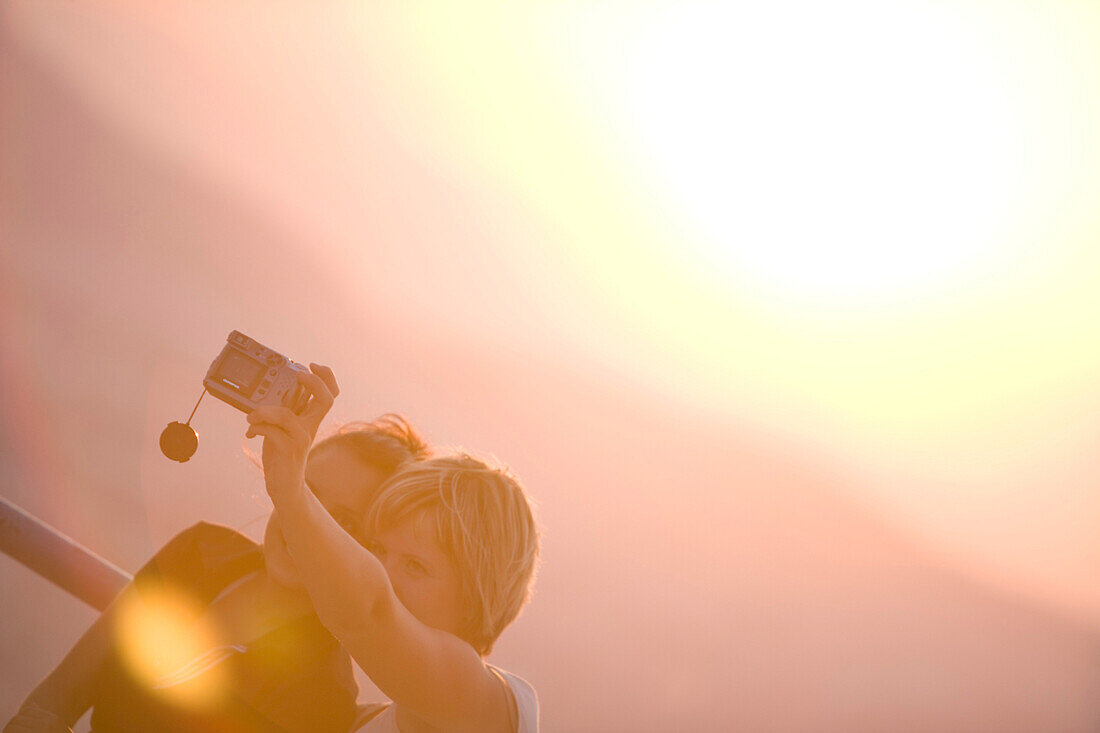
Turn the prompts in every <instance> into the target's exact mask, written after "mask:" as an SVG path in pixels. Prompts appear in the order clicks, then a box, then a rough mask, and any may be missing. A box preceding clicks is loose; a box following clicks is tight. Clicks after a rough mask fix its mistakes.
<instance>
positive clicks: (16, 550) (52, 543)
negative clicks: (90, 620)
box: [0, 496, 133, 611]
mask: <svg viewBox="0 0 1100 733" xmlns="http://www.w3.org/2000/svg"><path fill="white" fill-rule="evenodd" d="M0 552H4V553H5V554H7V555H9V556H10V557H12V558H14V559H16V560H18V561H19V562H21V563H23V564H24V565H26V566H27V567H28V568H30V569H31V570H33V571H34V572H36V573H38V574H39V575H41V576H42V577H43V578H45V579H46V580H48V581H50V582H51V583H54V584H55V585H57V586H59V587H60V588H61V589H62V590H66V591H68V592H69V593H71V594H73V595H74V596H76V597H77V598H79V599H80V600H82V601H84V602H85V603H87V604H88V605H89V606H91V607H92V608H96V609H98V610H100V611H102V610H103V609H105V608H106V607H107V605H108V604H109V603H110V602H111V601H112V600H113V599H114V597H115V596H116V595H118V592H119V591H120V590H122V588H123V586H125V585H126V584H127V583H129V582H130V581H131V580H132V579H133V577H132V576H131V575H130V574H129V573H127V572H126V571H124V570H122V569H121V568H119V567H117V566H116V565H114V564H112V563H110V562H108V561H107V560H104V559H103V558H102V557H100V556H99V555H97V554H95V553H94V552H92V551H91V550H89V549H88V548H87V547H84V546H83V545H81V544H80V543H78V542H76V541H74V540H72V539H70V538H69V537H66V536H65V535H63V534H61V533H60V532H58V531H57V530H56V529H54V528H53V527H51V526H50V525H48V524H46V523H45V522H43V521H42V520H40V519H38V518H36V517H34V516H32V515H30V514H28V513H27V512H25V511H23V510H22V509H20V508H19V507H17V506H16V505H15V504H12V503H11V502H10V501H8V500H7V499H5V498H4V497H2V496H0Z"/></svg>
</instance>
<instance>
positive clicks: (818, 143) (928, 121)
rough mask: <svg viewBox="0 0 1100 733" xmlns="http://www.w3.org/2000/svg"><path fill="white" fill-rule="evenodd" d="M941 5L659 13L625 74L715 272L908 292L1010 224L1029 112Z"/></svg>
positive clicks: (790, 292)
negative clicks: (1022, 113)
mask: <svg viewBox="0 0 1100 733" xmlns="http://www.w3.org/2000/svg"><path fill="white" fill-rule="evenodd" d="M935 7H936V6H935V5H934V4H931V3H920V4H917V3H912V4H906V3H888V4H887V3H864V2H847V3H829V4H821V3H801V4H799V3H795V4H787V3H785V4H782V5H779V4H768V3H755V4H751V5H748V4H745V5H742V4H724V3H697V4H691V5H686V6H677V7H676V8H675V12H665V13H655V14H654V15H653V16H652V17H651V19H650V20H651V21H652V22H650V23H649V24H648V28H647V31H646V32H644V33H642V34H640V36H639V40H638V43H637V44H636V47H635V52H634V56H633V63H632V64H631V65H630V66H629V72H628V74H627V75H626V78H625V79H624V81H625V82H626V83H625V84H624V88H625V89H626V90H627V92H626V98H625V100H624V103H625V105H626V108H627V110H628V116H629V118H630V119H631V120H632V122H631V127H632V130H633V134H634V135H635V136H636V139H637V147H638V149H640V150H643V151H645V156H646V164H647V165H648V166H649V167H650V168H651V170H652V171H653V178H654V180H657V181H660V182H661V184H660V185H662V186H663V187H664V188H665V190H666V193H667V196H668V200H670V201H671V202H672V207H673V208H674V209H675V211H676V212H677V213H678V215H679V216H681V217H682V218H683V219H684V221H685V222H686V224H687V226H688V228H689V229H690V230H691V231H692V232H693V234H694V236H690V237H687V238H685V243H684V244H683V245H682V246H684V247H687V248H691V249H694V250H695V252H694V254H693V253H691V252H688V253H685V254H686V255H687V257H688V258H689V259H690V258H691V257H695V258H696V259H697V260H698V262H699V265H700V268H701V269H702V270H705V271H706V272H708V273H710V274H711V276H713V277H714V278H715V279H717V280H721V281H725V282H727V283H729V284H734V283H736V284H739V285H741V286H743V287H750V288H756V289H759V290H762V291H764V292H767V293H771V294H773V295H775V294H779V295H781V296H782V297H786V298H794V299H797V300H804V299H810V300H822V301H827V300H840V301H854V302H858V303H862V302H867V301H873V300H875V299H878V298H892V297H897V296H906V297H909V296H911V295H912V294H913V293H914V292H918V291H920V290H922V289H927V288H931V287H936V286H938V285H940V284H942V283H943V282H945V281H948V280H950V279H952V278H954V277H956V276H959V275H960V274H964V273H966V272H967V271H968V270H972V269H973V268H976V267H980V266H981V264H982V263H983V262H984V261H986V260H987V259H988V258H989V257H991V256H993V255H995V254H996V249H997V247H998V246H999V244H1002V243H1003V237H1002V236H1001V235H1002V233H1003V231H1004V230H1005V228H1006V226H1007V225H1008V223H1010V222H1011V219H1012V215H1013V209H1014V205H1015V202H1016V200H1017V199H1018V197H1019V191H1020V189H1021V184H1022V183H1023V182H1024V181H1025V180H1026V178H1027V175H1028V168H1027V165H1026V161H1024V160H1022V159H1021V158H1020V156H1019V155H1018V153H1017V149H1018V146H1016V144H1015V143H1016V142H1017V141H1018V140H1019V139H1020V137H1021V135H1022V131H1021V129H1020V126H1019V120H1020V117H1021V116H1020V114H1019V110H1017V109H1015V108H1014V107H1013V104H1014V100H1013V98H1012V95H1011V94H1010V90H1009V88H1008V85H1007V84H1006V82H1005V81H1004V78H1003V74H1001V73H999V69H998V68H997V66H996V65H994V64H992V63H991V62H990V61H989V59H988V56H987V55H985V54H983V46H982V43H981V39H979V38H975V37H974V36H973V34H972V33H967V31H966V28H965V26H964V25H962V24H961V23H960V22H959V19H958V17H957V16H948V15H945V14H943V13H939V12H936V11H935Z"/></svg>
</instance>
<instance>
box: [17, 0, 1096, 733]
mask: <svg viewBox="0 0 1100 733" xmlns="http://www.w3.org/2000/svg"><path fill="white" fill-rule="evenodd" d="M761 5H762V6H764V7H762V8H756V9H749V8H748V7H745V8H740V7H737V6H733V7H731V6H729V5H727V4H724V3H702V2H688V3H673V2H667V3H644V2H632V3H618V2H603V1H602V0H600V1H596V2H530V3H510V4H503V3H502V4H484V3H461V4H459V3H455V4H427V3H425V4H419V3H416V4H414V3H408V4H400V3H355V4H351V3H347V4H332V3H318V4H306V3H277V4H276V3H261V2H234V3H226V2H186V3H183V2H178V3H175V2H158V3H121V2H120V3H110V2H55V1H50V0H0V327H2V338H0V417H2V421H0V482H2V483H0V493H2V494H3V495H4V496H5V497H7V498H8V499H10V500H13V501H15V502H16V503H18V504H20V505H21V506H23V507H24V508H26V509H27V510H28V511H30V512H32V513H34V514H36V515H37V516H39V517H41V518H43V519H44V520H46V521H48V522H50V523H52V524H53V525H55V526H56V527H58V528H59V529H60V530H62V531H64V532H65V533H67V534H69V535H70V536H72V537H73V538H75V539H77V540H78V541H80V542H82V543H84V544H85V545H87V546H88V547H90V548H92V549H94V550H95V551H97V552H98V553H100V554H102V555H103V556H104V557H106V558H108V559H110V560H111V561H113V562H115V563H116V564H118V565H120V566H121V567H124V568H126V569H128V570H130V571H132V570H134V569H136V568H137V567H138V566H139V565H140V564H141V563H142V562H143V561H144V559H145V558H147V557H148V556H149V554H150V553H151V552H152V551H153V550H155V549H156V548H157V547H158V546H159V545H160V544H161V543H162V542H164V541H165V540H166V539H167V538H169V537H170V536H172V535H173V534H175V533H176V532H178V531H179V530H181V529H183V528H185V527H187V526H189V525H190V524H192V523H194V522H196V521H198V520H200V519H206V520H211V521H217V522H222V523H225V524H228V525H230V526H233V527H238V528H241V529H242V530H243V531H245V532H246V533H249V534H251V535H252V536H254V537H258V536H259V533H260V532H261V530H262V527H263V518H264V517H265V516H266V512H267V511H268V509H269V504H268V502H267V498H266V495H265V494H264V491H263V486H262V480H261V478H260V477H259V476H258V475H257V473H256V471H255V469H254V468H253V467H252V466H251V465H250V464H249V463H248V461H247V460H246V459H245V458H244V456H243V452H242V445H243V444H244V440H243V432H244V429H245V423H244V421H243V419H242V416H241V415H240V414H239V413H238V412H237V411H235V410H233V409H231V408H229V407H228V406H226V405H224V404H222V403H220V402H217V401H216V400H204V402H203V405H202V406H201V407H200V408H199V411H198V413H197V414H196V416H195V418H194V421H193V423H192V424H193V425H194V426H195V427H197V429H198V431H199V433H200V447H199V451H198V453H197V454H196V456H195V457H194V458H193V459H192V460H191V461H190V462H188V463H186V464H175V463H172V462H170V461H168V460H166V459H164V458H163V457H162V456H161V455H160V453H159V451H158V449H157V436H158V435H159V432H160V430H161V429H162V428H163V427H164V425H165V424H166V423H168V422H169V421H172V420H185V419H186V417H187V415H188V413H189V412H190V410H191V408H192V406H193V405H194V402H195V400H196V399H197V398H198V396H199V394H200V392H201V390H202V387H201V379H202V376H203V374H204V373H205V370H206V368H207V366H208V365H209V363H210V360H211V359H212V358H213V356H214V355H215V354H216V353H217V352H218V350H219V349H220V348H221V346H222V344H223V342H224V339H225V336H226V334H227V333H228V332H229V331H230V330H232V329H234V328H236V329H239V330H241V331H243V332H245V333H247V334H249V335H251V336H253V337H255V338H257V339H258V340H260V341H261V342H263V343H265V344H268V345H270V346H272V347H274V348H276V349H279V350H281V351H283V352H284V353H286V354H288V355H289V356H291V357H292V358H295V359H297V360H299V361H318V362H322V363H328V364H331V365H333V366H334V368H335V370H336V373H337V376H338V378H339V381H340V383H341V386H342V388H343V392H342V394H341V397H340V400H339V402H338V404H337V406H336V408H335V410H334V413H333V418H332V421H331V422H332V424H333V425H335V424H336V423H338V422H339V421H341V420H348V419H361V418H370V417H373V416H375V415H376V414H378V413H381V412H385V411H399V412H402V413H403V414H405V415H407V416H408V417H409V419H410V420H412V421H413V422H414V423H415V424H416V425H417V426H418V427H419V428H421V429H422V430H423V432H424V433H425V434H426V435H427V436H428V437H429V438H430V439H431V440H433V441H434V442H436V443H439V444H450V445H463V446H466V447H469V448H471V449H473V450H475V451H481V452H485V453H493V454H495V455H497V456H498V457H500V458H501V459H502V460H503V461H504V462H506V463H507V464H509V465H510V466H511V467H512V468H513V469H514V470H515V471H516V472H517V473H518V474H519V475H520V476H521V478H522V479H523V480H524V481H525V483H526V485H527V486H528V488H529V490H530V492H531V493H532V495H533V496H534V497H536V499H537V500H538V504H539V520H540V523H541V524H542V526H543V527H544V530H545V544H544V554H543V556H544V564H543V568H542V571H541V575H540V578H539V583H538V589H537V593H536V596H535V599H534V601H533V603H532V604H531V605H530V606H529V607H528V609H527V610H526V612H525V613H524V615H523V616H522V617H521V618H520V620H519V621H518V622H517V623H516V624H515V625H514V626H513V627H512V628H511V629H510V630H509V631H508V632H506V633H505V635H504V637H503V638H502V640H501V642H500V644H499V645H498V648H497V651H496V652H495V653H494V655H493V657H492V661H494V662H495V663H497V664H499V665H501V666H503V667H505V668H507V669H510V670H512V671H514V672H516V673H518V674H520V675H522V676H524V677H526V678H527V679H529V680H530V681H531V682H532V683H533V684H534V685H535V687H536V688H537V690H538V692H539V695H540V700H541V703H542V723H543V728H544V729H545V730H547V731H617V730H623V731H627V730H630V731H665V730H698V731H705V730H711V731H725V730H734V729H736V730H748V731H885V730H890V731H906V730H912V731H932V730H955V731H963V730H973V731H991V730H995V731H1086V730H1087V731H1095V730H1097V729H1098V728H1100V582H1098V581H1100V572H1098V571H1100V542H1098V540H1097V527H1098V526H1100V496H1098V491H1097V486H1098V478H1100V461H1098V459H1097V455H1098V451H1097V447H1098V445H1100V378H1098V377H1100V338H1098V337H1100V287H1098V285H1100V248H1098V247H1097V235H1098V234H1100V221H1098V219H1100V215H1098V212H1100V208H1098V207H1097V202H1098V200H1100V196H1098V195H1100V165H1098V164H1100V145H1098V144H1097V142H1098V139H1097V138H1098V131H1100V116H1098V112H1100V59H1098V57H1097V50H1096V39H1097V38H1100V6H1097V5H1096V4H1095V3H1091V2H1078V3H1073V2H1066V3H1058V4H1057V5H1054V4H1051V3H1046V2H1038V1H1036V2H1007V1H1006V2H996V3H994V2H988V3H982V2H950V3H949V2H942V3H939V2H930V1H924V2H919V1H917V0H912V1H911V2H901V1H899V2H891V3H870V2H866V3H864V2H851V1H847V0H845V1H843V2H838V3H829V4H818V3H774V4H761ZM254 447H258V441H257V442H256V445H255V446H254ZM0 587H2V588H3V593H2V597H0V621H2V623H0V626H2V627H3V630H2V631H0V667H2V672H0V720H6V719H7V718H8V717H10V715H11V714H13V713H14V711H15V709H16V707H17V705H18V703H19V701H20V700H21V699H22V697H23V696H24V695H25V694H26V693H27V692H28V691H29V690H30V688H31V687H32V686H33V685H34V683H35V682H36V681H37V680H38V679H39V678H41V676H42V675H44V674H45V673H46V672H47V671H48V670H50V669H51V668H52V667H53V666H54V665H55V664H56V663H57V662H58V661H59V659H60V658H61V656H62V655H63V654H64V652H65V651H66V650H67V649H68V648H69V646H70V645H71V644H72V643H73V641H74V640H75V639H76V638H77V637H78V635H79V634H80V633H81V632H82V631H83V629H84V628H85V627H86V626H87V625H88V624H89V623H90V621H91V620H92V618H93V613H92V611H90V610H89V609H87V608H85V607H83V606H82V605H81V604H80V603H79V602H78V601H76V600H74V599H72V598H70V597H68V596H67V595H65V594H64V593H63V592H61V591H59V590H57V589H55V588H54V587H53V586H51V585H49V584H48V583H47V582H46V581H44V580H42V579H40V578H38V577H37V576H35V575H33V574H32V573H30V572H29V571H27V570H26V569H24V568H22V567H21V566H19V565H17V564H15V563H14V562H12V561H10V560H8V559H7V558H0ZM370 694H371V691H370V690H369V689H365V693H364V695H365V697H367V696H369V695H370Z"/></svg>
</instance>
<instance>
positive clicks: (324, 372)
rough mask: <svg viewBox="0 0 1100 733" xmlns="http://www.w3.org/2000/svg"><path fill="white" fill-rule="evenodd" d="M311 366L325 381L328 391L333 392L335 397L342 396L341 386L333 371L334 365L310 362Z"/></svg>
mask: <svg viewBox="0 0 1100 733" xmlns="http://www.w3.org/2000/svg"><path fill="white" fill-rule="evenodd" d="M309 368H310V370H311V371H312V372H313V373H314V374H316V375H317V376H318V377H320V378H321V380H322V381H324V383H325V386H326V387H328V391H329V392H331V393H332V396H333V397H339V396H340V386H339V385H338V384H337V383H336V375H335V374H333V373H332V367H328V366H325V365H324V364H314V363H310V365H309Z"/></svg>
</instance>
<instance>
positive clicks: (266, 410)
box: [246, 405, 298, 426]
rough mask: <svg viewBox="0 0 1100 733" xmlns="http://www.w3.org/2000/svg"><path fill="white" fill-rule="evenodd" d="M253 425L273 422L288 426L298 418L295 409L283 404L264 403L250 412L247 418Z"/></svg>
mask: <svg viewBox="0 0 1100 733" xmlns="http://www.w3.org/2000/svg"><path fill="white" fill-rule="evenodd" d="M246 419H247V420H248V422H249V423H250V424H252V425H258V424H259V423H264V422H268V423H272V424H273V425H280V426H286V425H289V424H291V423H293V422H294V421H295V420H297V419H298V416H297V415H295V414H294V411H293V410H291V409H290V408H288V407H283V406H282V405H262V406H260V407H257V408H256V409H255V410H253V411H252V412H250V413H248V417H247V418H246Z"/></svg>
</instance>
